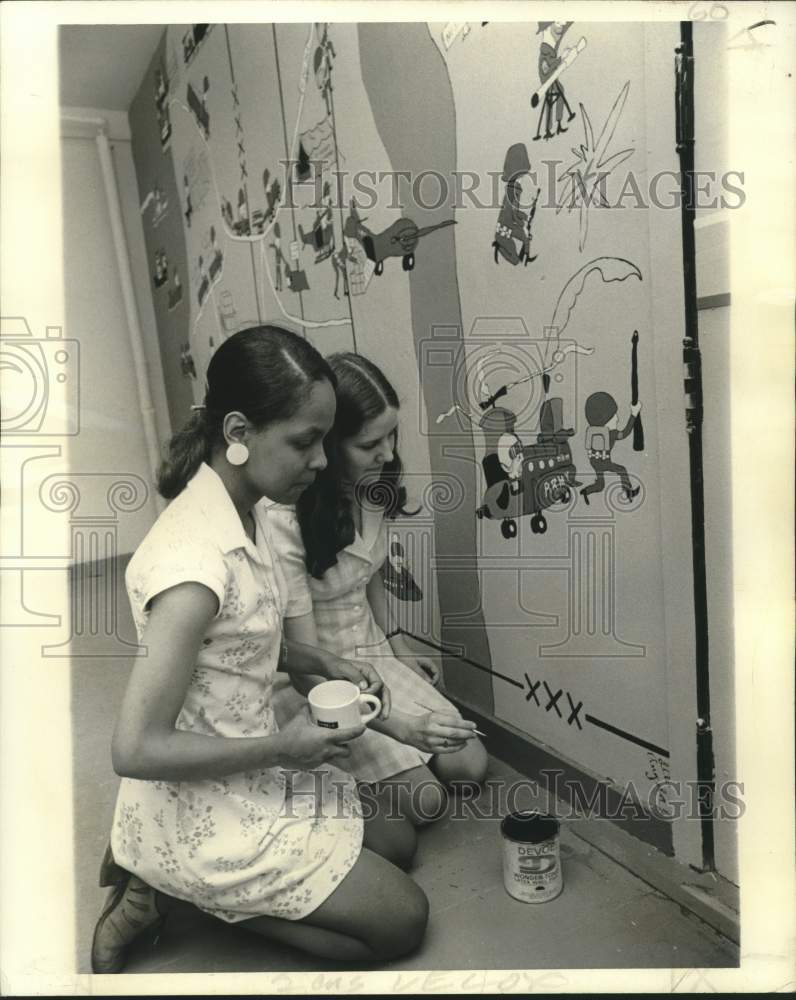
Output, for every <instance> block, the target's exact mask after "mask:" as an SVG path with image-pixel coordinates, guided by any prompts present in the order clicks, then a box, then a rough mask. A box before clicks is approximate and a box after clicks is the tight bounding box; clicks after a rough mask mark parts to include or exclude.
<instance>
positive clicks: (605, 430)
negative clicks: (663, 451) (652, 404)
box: [580, 392, 641, 504]
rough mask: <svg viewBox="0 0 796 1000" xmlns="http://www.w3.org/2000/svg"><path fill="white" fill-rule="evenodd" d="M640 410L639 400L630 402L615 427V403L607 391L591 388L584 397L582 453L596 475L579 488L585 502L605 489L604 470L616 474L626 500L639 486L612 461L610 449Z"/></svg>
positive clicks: (623, 437)
mask: <svg viewBox="0 0 796 1000" xmlns="http://www.w3.org/2000/svg"><path fill="white" fill-rule="evenodd" d="M640 411H641V403H631V405H630V416H629V417H628V420H627V423H626V424H625V426H624V427H623V428H622V430H621V431H620V430H618V429H617V428H618V427H619V406H618V405H617V402H616V400H615V399H614V397H613V396H612V395H611V394H610V393H608V392H593V393H592V394H591V395H590V396H589V398H588V399H587V400H586V408H585V412H586V422H587V424H588V427H587V428H586V457H587V458H588V460H589V464H590V465H591V467H592V469H594V471H595V473H596V474H597V475H596V478H595V480H594V482H593V483H590V484H589V485H588V486H584V488H583V489H582V490H581V491H580V495H581V496H582V497H583V499H584V500H585V501H586V503H587V504H588V503H589V495H590V494H591V493H602V491H603V490H604V489H605V474H606V473H607V472H612V473H614V475H617V476H619V479H620V482H621V483H622V488H623V490H624V494H625V498H626V500H627V501H628V502H630V501H631V500H632V499H633V498H634V497H635V496H637V495H638V493H639V491H640V489H641V487H640V486H633V484H632V483H631V481H630V476H629V475H628V472H627V469H626V468H625V467H624V465H619V464H618V463H617V462H614V461H613V456H612V450H613V447H614V445H615V444H616V442H617V441H623V440H624V439H625V438H626V437H627V436H628V434H630V431H631V430H632V429H633V425H634V424H635V422H636V418H637V416H638V414H639V412H640Z"/></svg>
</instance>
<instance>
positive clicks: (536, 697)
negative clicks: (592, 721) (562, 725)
mask: <svg viewBox="0 0 796 1000" xmlns="http://www.w3.org/2000/svg"><path fill="white" fill-rule="evenodd" d="M525 683H526V684H527V685H528V691H527V692H526V694H525V700H526V701H527V702H530V701H533V702H534V703H535V704H536V706H537V707H538V708H543V709H544V710H545V712H550V711H554V712H555V713H556V715H557V716H558V717H559V719H561V721H562V722H563V721H564V713H565V712H568V713H569V714H568V715H567V717H566V723H567V725H568V726H571V725H573V724H574V725H576V726H577V727H578V729H583V725H582V724H581V721H580V710H581V709H582V708H583V702H582V701H579V702H578V703H577V704H575V702H574V701H573V699H572V695H571V694H570V693H569V691H564V689H563V688H559V689H558V690H557V691H552V690H551V689H550V685H549V684H548V683H547V681H544V680H538V681H532V680H531V678H530V677H529V676H528V675H527V674H525ZM542 687H543V688H544V691H540V690H539V689H540V688H542ZM564 694H565V695H566V697H567V702H568V703H569V708H567V707H566V706H565V705H564V706H561V705H559V702H560V701H561V696H562V695H564ZM545 698H546V699H547V700H546V702H545V703H544V704H542V701H543V699H545Z"/></svg>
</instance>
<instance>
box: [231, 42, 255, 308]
mask: <svg viewBox="0 0 796 1000" xmlns="http://www.w3.org/2000/svg"><path fill="white" fill-rule="evenodd" d="M224 38H225V39H226V41H227V59H228V60H229V75H230V78H231V80H232V89H233V90H234V91H235V92H237V89H238V84H237V82H236V80H235V66H234V64H233V62H232V47H231V45H230V43H229V27H228V26H227V25H226V24H225V25H224ZM233 113H234V112H233ZM241 114H242V112H241V111H240V110H239V111H238V113H237V114H236V115H235V119H236V124H237V126H238V133H239V135H242V134H243V126H242V125H241ZM238 149H239V150H240V138H238ZM244 163H245V154H244ZM238 164H239V165H240V154H239V158H238ZM240 183H241V184H242V186H243V196H244V198H245V199H246V211H247V213H248V212H249V186H248V184H247V183H246V181H245V179H244V178H241V181H240ZM249 218H251V215H249ZM249 257H250V258H251V263H252V279H253V280H254V301H255V302H256V303H257V321H258V323H262V321H263V314H262V310H261V309H260V292H259V290H258V288H257V268H256V267H255V265H254V247H253V246H252V245H251V243H250V244H249Z"/></svg>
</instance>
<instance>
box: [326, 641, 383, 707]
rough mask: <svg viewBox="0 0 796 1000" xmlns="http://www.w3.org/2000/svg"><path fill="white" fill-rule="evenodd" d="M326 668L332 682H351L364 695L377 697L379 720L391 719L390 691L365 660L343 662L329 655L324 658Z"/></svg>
mask: <svg viewBox="0 0 796 1000" xmlns="http://www.w3.org/2000/svg"><path fill="white" fill-rule="evenodd" d="M324 667H325V668H326V676H327V677H328V678H329V680H330V681H334V680H341V681H351V683H352V684H356V686H357V687H358V688H359V690H360V691H362V692H363V693H364V694H372V695H376V697H377V698H378V699H379V700H380V701H381V711H380V712H379V716H378V717H379V719H381V720H382V721H386V720H387V719H389V717H390V710H391V708H392V704H391V700H390V689H389V688H388V687H387V685H386V684H385V683H384V681H383V680H382V679H381V677H380V676H379V674H378V673H377V672H376V671H375V670H374V668H373V667H372V666H371V665H370V664H369V663H367V662H366V661H365V660H343V659H341V658H340V657H339V656H335V655H334V654H333V653H327V654H326V655H325V656H324Z"/></svg>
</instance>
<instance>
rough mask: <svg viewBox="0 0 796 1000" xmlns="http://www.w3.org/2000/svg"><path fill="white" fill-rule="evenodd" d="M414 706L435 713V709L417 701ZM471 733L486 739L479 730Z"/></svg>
mask: <svg viewBox="0 0 796 1000" xmlns="http://www.w3.org/2000/svg"><path fill="white" fill-rule="evenodd" d="M415 705H417V707H418V708H422V709H425V711H426V712H436V711H437V709H436V708H431V707H430V706H428V705H423V704H422V702H419V701H416V702H415ZM473 732H474V733H475V735H476V736H484V737H486V733H482V732H481V730H480V729H474V730H473Z"/></svg>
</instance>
